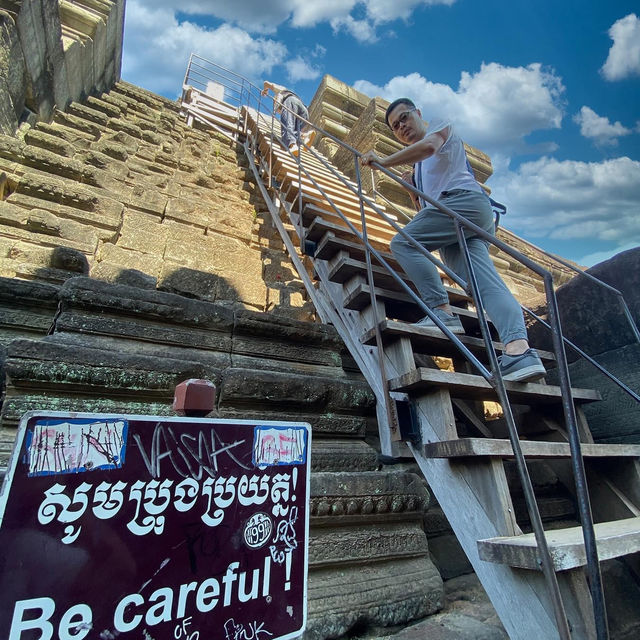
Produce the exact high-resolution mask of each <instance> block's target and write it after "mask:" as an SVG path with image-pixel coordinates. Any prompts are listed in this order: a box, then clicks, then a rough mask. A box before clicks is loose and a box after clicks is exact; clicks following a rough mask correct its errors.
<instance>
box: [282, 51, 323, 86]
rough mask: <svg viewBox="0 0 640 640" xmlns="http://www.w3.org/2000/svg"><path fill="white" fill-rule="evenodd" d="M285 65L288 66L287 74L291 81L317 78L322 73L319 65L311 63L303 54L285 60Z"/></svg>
mask: <svg viewBox="0 0 640 640" xmlns="http://www.w3.org/2000/svg"><path fill="white" fill-rule="evenodd" d="M285 67H286V68H287V74H288V75H289V80H291V82H297V81H298V80H315V79H316V78H317V77H319V76H320V74H321V73H322V71H321V70H320V69H319V68H318V67H314V66H313V65H311V64H309V63H308V62H307V61H306V60H304V58H302V57H301V56H296V57H295V58H293V59H292V60H288V61H287V62H285Z"/></svg>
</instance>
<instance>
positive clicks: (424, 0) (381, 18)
mask: <svg viewBox="0 0 640 640" xmlns="http://www.w3.org/2000/svg"><path fill="white" fill-rule="evenodd" d="M455 2H456V0H393V2H391V1H390V0H366V2H365V4H366V5H367V16H369V18H371V20H372V21H373V22H374V24H381V23H383V22H391V21H393V20H397V19H402V20H407V19H408V18H409V17H410V16H411V14H412V13H413V11H414V10H415V9H416V7H419V6H433V5H438V4H444V5H448V6H451V5H452V4H454V3H455Z"/></svg>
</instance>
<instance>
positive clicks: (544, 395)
mask: <svg viewBox="0 0 640 640" xmlns="http://www.w3.org/2000/svg"><path fill="white" fill-rule="evenodd" d="M505 387H506V389H507V392H508V394H509V398H510V400H511V401H512V402H516V403H518V404H533V403H536V402H539V403H541V404H544V403H557V402H561V401H562V393H561V389H560V387H557V386H553V385H547V384H540V383H538V382H505ZM439 388H445V389H448V390H449V393H450V394H451V396H452V397H454V398H465V399H469V398H474V399H477V400H494V401H495V400H496V398H497V395H496V392H495V390H494V389H493V387H492V386H491V385H490V384H489V383H488V382H487V381H486V380H485V379H484V378H483V377H482V376H478V375H471V374H468V373H457V372H455V373H454V372H450V371H441V370H440V369H426V368H424V367H420V368H419V369H415V370H414V371H410V372H409V373H406V374H404V375H403V376H400V377H398V378H394V379H392V380H390V381H389V389H390V390H391V391H401V392H405V393H408V392H412V393H414V392H416V391H424V392H428V391H432V390H435V389H439ZM572 393H573V398H574V400H576V401H578V402H593V401H595V400H601V396H600V394H599V393H598V392H597V391H594V390H592V389H575V388H574V389H572Z"/></svg>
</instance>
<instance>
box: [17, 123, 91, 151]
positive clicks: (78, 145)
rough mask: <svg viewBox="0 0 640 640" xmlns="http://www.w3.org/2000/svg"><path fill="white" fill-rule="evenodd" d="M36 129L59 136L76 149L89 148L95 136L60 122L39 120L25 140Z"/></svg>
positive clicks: (55, 136)
mask: <svg viewBox="0 0 640 640" xmlns="http://www.w3.org/2000/svg"><path fill="white" fill-rule="evenodd" d="M35 131H40V132H42V133H45V134H47V135H50V136H52V137H54V138H59V139H60V140H63V141H65V142H67V143H69V144H71V145H72V146H73V147H74V148H75V149H88V148H89V146H90V145H91V143H92V142H93V141H94V138H95V137H94V136H92V135H89V134H87V133H84V132H83V131H78V130H77V129H70V128H69V127H64V126H61V125H59V124H48V123H47V122H38V124H37V125H36V126H35V127H34V128H33V129H31V130H30V131H29V132H28V133H27V136H25V140H26V139H27V137H28V135H29V133H32V132H35ZM27 142H28V140H27ZM53 150H54V149H52V151H53Z"/></svg>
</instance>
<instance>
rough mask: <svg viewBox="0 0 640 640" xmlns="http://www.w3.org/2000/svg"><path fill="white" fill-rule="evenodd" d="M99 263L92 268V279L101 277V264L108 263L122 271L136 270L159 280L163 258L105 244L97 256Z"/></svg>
mask: <svg viewBox="0 0 640 640" xmlns="http://www.w3.org/2000/svg"><path fill="white" fill-rule="evenodd" d="M96 259H97V262H96V263H95V264H94V265H92V267H91V275H92V277H99V273H100V264H101V263H103V262H104V263H107V264H111V265H115V266H117V267H119V268H120V269H121V270H126V269H135V270H137V271H142V272H143V273H146V274H148V275H150V276H152V277H154V278H157V277H158V276H159V274H160V273H161V270H162V257H161V256H154V255H150V254H148V253H142V252H141V251H131V250H129V249H124V248H122V247H119V246H116V245H112V244H103V245H102V246H101V247H100V249H99V250H98V254H97V256H96Z"/></svg>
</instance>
